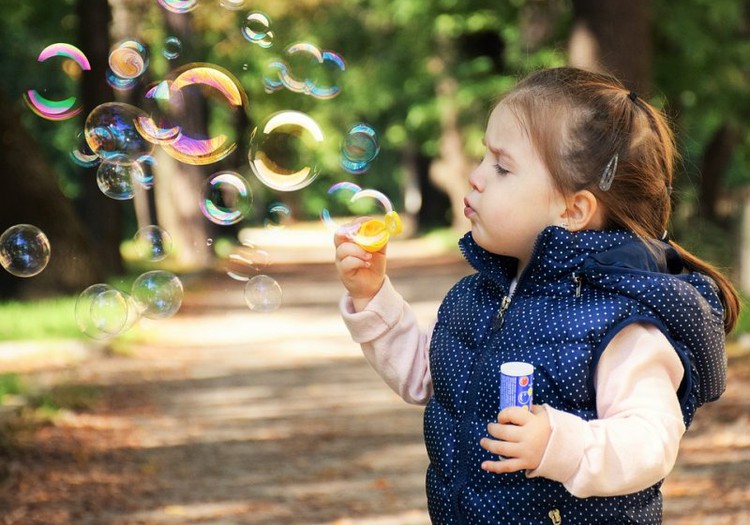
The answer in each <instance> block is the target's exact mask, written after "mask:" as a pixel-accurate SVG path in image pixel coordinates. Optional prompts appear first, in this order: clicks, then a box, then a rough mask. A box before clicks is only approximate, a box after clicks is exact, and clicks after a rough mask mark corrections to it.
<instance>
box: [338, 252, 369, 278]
mask: <svg viewBox="0 0 750 525" xmlns="http://www.w3.org/2000/svg"><path fill="white" fill-rule="evenodd" d="M336 266H337V267H338V269H339V271H340V272H341V273H342V274H347V273H353V272H356V271H357V270H364V269H369V268H370V267H371V266H372V263H371V262H370V261H368V260H364V259H360V258H359V257H351V256H347V257H344V258H343V259H339V260H337V261H336Z"/></svg>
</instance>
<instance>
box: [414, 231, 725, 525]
mask: <svg viewBox="0 0 750 525" xmlns="http://www.w3.org/2000/svg"><path fill="white" fill-rule="evenodd" d="M662 247H663V248H662V249H669V250H671V248H668V245H666V244H662ZM461 248H462V250H463V252H464V255H465V256H466V258H467V259H468V260H469V262H470V263H471V264H472V265H473V266H474V268H475V269H476V270H477V273H476V274H473V275H470V276H467V277H465V278H464V279H462V280H461V281H459V282H458V283H457V284H456V285H455V286H454V287H453V289H452V290H451V291H450V292H449V293H448V295H447V296H446V298H445V300H444V301H443V304H442V305H441V307H440V310H439V312H438V320H437V324H436V326H435V330H434V333H433V337H432V343H431V347H430V370H431V374H432V380H433V387H434V396H433V398H432V399H431V400H430V402H429V404H428V406H427V409H426V410H425V415H424V432H425V443H426V446H427V451H428V454H429V457H430V466H429V469H428V472H427V493H428V503H429V509H430V516H431V518H432V520H433V523H435V524H445V525H448V524H477V525H478V524H497V523H514V524H548V523H551V522H552V521H551V518H550V513H551V512H553V511H554V512H557V513H559V517H560V518H561V519H562V523H565V524H566V525H569V524H581V525H584V524H586V525H589V524H595V523H596V524H604V523H606V524H613V523H643V524H657V523H661V494H660V491H659V486H660V484H657V485H654V486H653V487H650V488H648V489H646V490H643V491H641V492H638V493H635V494H631V495H628V496H618V497H608V498H597V497H593V498H585V499H578V498H575V497H573V496H572V495H570V494H569V493H568V492H567V491H566V490H565V489H564V487H563V486H562V485H561V484H559V483H556V482H553V481H551V480H548V479H545V478H526V476H525V474H524V473H523V472H517V473H513V474H502V475H497V474H493V473H488V472H485V471H483V470H482V469H480V468H479V465H480V464H481V462H482V461H484V460H487V459H495V458H494V457H493V456H492V455H491V454H490V453H488V452H487V451H485V450H484V449H482V448H481V447H480V446H479V441H480V439H481V438H482V437H484V436H487V431H486V427H487V423H489V422H491V421H493V420H495V418H496V416H497V412H498V410H499V375H500V374H499V370H500V365H501V364H502V363H503V362H506V361H525V362H529V363H532V364H533V365H534V366H535V373H534V402H535V403H538V404H542V403H548V404H549V405H551V406H553V407H555V408H557V409H560V410H564V411H566V412H570V413H573V414H576V415H578V416H579V417H581V418H583V419H586V420H590V419H594V418H596V398H595V391H594V388H593V380H592V376H593V372H594V369H595V366H596V362H597V360H598V357H599V355H600V353H601V352H602V351H603V348H604V347H605V346H606V344H607V342H608V341H609V340H610V339H611V337H613V336H614V335H615V333H617V331H619V330H620V329H622V328H623V327H624V326H626V325H627V324H629V323H632V322H635V321H645V322H649V323H652V324H654V325H655V326H657V327H659V328H660V329H661V330H662V331H663V332H664V333H665V334H666V335H667V337H668V338H669V339H670V341H671V342H672V343H673V345H674V347H675V350H676V351H677V352H678V354H679V355H680V357H681V359H682V360H683V363H685V365H686V368H687V369H688V370H690V373H689V374H686V379H685V381H684V382H683V385H682V386H681V389H680V392H679V395H680V402H681V406H682V410H683V416H684V419H685V422H686V424H689V423H690V421H691V419H692V416H693V413H694V411H695V409H696V408H697V407H698V406H700V405H701V404H702V403H704V402H706V401H709V400H712V399H715V398H717V397H718V396H719V395H720V394H721V392H722V391H723V389H724V383H725V380H726V377H725V372H726V368H725V367H726V358H725V353H724V332H723V321H722V315H723V313H722V310H721V305H720V303H719V301H718V298H717V292H716V287H715V286H714V284H713V283H712V282H711V281H710V280H709V279H708V278H706V277H704V276H702V275H698V274H684V275H670V274H669V273H663V272H657V271H653V270H654V268H653V267H654V266H655V267H658V266H659V264H660V263H659V259H658V257H656V258H655V257H654V256H652V255H649V254H650V253H651V252H650V251H649V250H648V249H646V248H645V245H644V244H643V243H642V242H640V241H639V240H638V239H637V238H636V237H635V236H634V235H633V234H632V233H629V232H626V231H605V232H595V231H586V232H578V233H575V234H574V233H570V232H568V231H566V230H563V229H562V228H557V227H550V228H547V229H546V230H545V231H544V232H542V234H541V235H540V237H539V239H538V240H537V243H536V246H535V248H534V253H533V256H532V260H531V262H530V263H529V265H528V266H527V268H526V270H525V271H524V273H523V275H522V276H521V277H520V279H519V282H518V286H517V288H516V290H515V292H514V295H513V298H512V302H511V306H510V307H509V308H508V310H507V311H506V312H505V314H504V316H503V319H502V325H501V327H500V329H498V330H493V328H492V327H493V319H495V317H496V315H497V312H498V310H499V306H500V302H501V300H502V298H503V296H504V295H506V294H507V293H508V290H509V285H510V280H511V278H512V277H513V276H514V275H515V269H516V261H515V260H514V259H510V258H506V257H501V256H496V255H493V254H491V253H489V252H486V251H484V250H482V249H481V248H479V247H478V246H477V245H476V244H475V243H474V242H473V240H472V238H471V235H470V234H467V236H466V237H464V239H462V241H461ZM644 249H645V250H646V252H645V253H644ZM606 254H614V255H613V257H607V256H605V255H606ZM656 255H658V252H657V253H656ZM670 255H671V256H673V255H674V254H670ZM644 260H645V261H647V262H646V263H645V266H644V263H643V261H644ZM643 268H646V270H644V269H643ZM498 324H499V323H495V326H498Z"/></svg>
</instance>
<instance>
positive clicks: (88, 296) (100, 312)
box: [75, 270, 183, 339]
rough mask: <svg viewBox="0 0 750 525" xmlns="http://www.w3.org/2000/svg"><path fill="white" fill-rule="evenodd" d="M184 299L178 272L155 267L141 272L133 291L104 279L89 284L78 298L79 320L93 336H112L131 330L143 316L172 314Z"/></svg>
mask: <svg viewBox="0 0 750 525" xmlns="http://www.w3.org/2000/svg"><path fill="white" fill-rule="evenodd" d="M182 299H183V287H182V282H181V281H180V279H179V278H178V277H177V276H176V275H174V274H173V273H171V272H167V271H164V270H152V271H149V272H145V273H143V274H141V275H139V276H138V278H137V279H136V280H135V281H134V282H133V285H132V287H131V290H130V293H128V292H124V291H122V290H118V289H117V288H115V287H113V286H110V285H108V284H104V283H98V284H92V285H91V286H89V287H88V288H86V289H85V290H84V291H83V292H81V294H80V295H79V296H78V299H77V300H76V305H75V318H76V323H77V325H78V328H79V329H80V330H81V332H83V333H84V334H86V335H87V336H89V337H91V338H92V339H109V338H112V337H115V336H117V335H120V334H122V333H123V332H125V331H127V330H129V329H130V328H131V327H133V325H135V323H136V322H137V321H138V320H139V319H141V318H142V317H146V318H148V319H164V318H167V317H171V316H172V315H174V314H175V313H176V312H177V311H178V310H179V309H180V306H181V305H182Z"/></svg>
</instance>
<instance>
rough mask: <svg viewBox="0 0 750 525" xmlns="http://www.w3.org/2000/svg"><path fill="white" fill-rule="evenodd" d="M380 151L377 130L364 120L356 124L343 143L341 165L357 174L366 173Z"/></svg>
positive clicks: (345, 136)
mask: <svg viewBox="0 0 750 525" xmlns="http://www.w3.org/2000/svg"><path fill="white" fill-rule="evenodd" d="M378 153H380V144H379V143H378V136H377V134H376V133H375V130H374V129H372V127H370V126H369V125H367V124H364V123H362V122H360V123H357V124H355V125H354V126H352V127H351V128H349V131H347V133H346V135H344V140H343V142H342V143H341V166H342V167H343V168H344V169H345V170H346V171H348V172H349V173H353V174H355V175H357V174H360V173H364V172H365V171H367V170H368V169H369V167H370V163H371V162H372V161H373V160H374V159H375V157H377V156H378Z"/></svg>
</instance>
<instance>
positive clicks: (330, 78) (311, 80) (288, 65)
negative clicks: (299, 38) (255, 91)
mask: <svg viewBox="0 0 750 525" xmlns="http://www.w3.org/2000/svg"><path fill="white" fill-rule="evenodd" d="M285 55H286V57H287V60H286V61H283V60H274V61H272V62H271V63H269V65H268V69H269V70H270V73H269V74H267V75H266V76H265V78H264V80H263V85H264V88H265V90H266V92H268V93H273V92H274V91H278V90H279V89H281V87H282V86H283V87H285V88H286V89H288V90H289V91H292V92H294V93H303V94H305V95H311V96H314V97H316V98H320V99H330V98H333V97H335V96H337V95H338V94H339V93H340V92H341V88H340V87H339V86H338V85H337V84H338V77H339V76H340V75H341V73H342V72H343V71H345V70H346V64H345V62H344V59H343V58H342V57H341V55H339V54H338V53H335V52H333V51H327V50H326V51H323V50H321V49H319V48H318V47H317V46H315V45H314V44H310V43H309V42H299V43H296V44H292V45H291V46H289V47H288V48H287V49H286V50H285Z"/></svg>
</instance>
